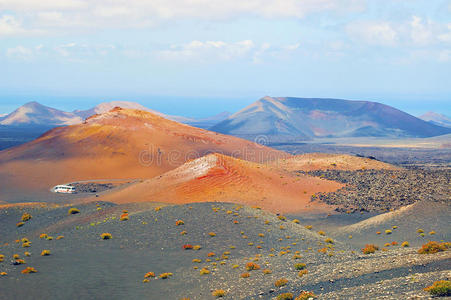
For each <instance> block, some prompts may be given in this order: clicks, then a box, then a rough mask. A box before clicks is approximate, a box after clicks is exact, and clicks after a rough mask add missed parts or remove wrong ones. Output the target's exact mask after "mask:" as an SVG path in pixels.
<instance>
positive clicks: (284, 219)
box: [277, 215, 287, 221]
mask: <svg viewBox="0 0 451 300" xmlns="http://www.w3.org/2000/svg"><path fill="white" fill-rule="evenodd" d="M277 218H278V219H279V220H281V221H286V220H287V218H286V217H285V216H282V215H280V216H277Z"/></svg>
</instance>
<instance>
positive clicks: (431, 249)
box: [418, 241, 450, 254]
mask: <svg viewBox="0 0 451 300" xmlns="http://www.w3.org/2000/svg"><path fill="white" fill-rule="evenodd" d="M449 246H450V245H449V243H438V242H434V241H431V242H428V243H426V244H424V245H423V246H421V249H420V250H418V253H420V254H433V253H437V252H442V251H446V250H447V249H448V248H449Z"/></svg>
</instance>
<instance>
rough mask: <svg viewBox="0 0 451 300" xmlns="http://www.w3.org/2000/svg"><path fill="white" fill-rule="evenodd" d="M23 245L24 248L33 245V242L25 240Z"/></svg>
mask: <svg viewBox="0 0 451 300" xmlns="http://www.w3.org/2000/svg"><path fill="white" fill-rule="evenodd" d="M22 247H23V248H28V247H31V242H24V243H23V244H22Z"/></svg>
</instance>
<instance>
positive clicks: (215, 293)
mask: <svg viewBox="0 0 451 300" xmlns="http://www.w3.org/2000/svg"><path fill="white" fill-rule="evenodd" d="M211 294H212V295H213V297H216V298H221V297H224V296H225V295H226V291H224V290H214V291H213V292H212V293H211Z"/></svg>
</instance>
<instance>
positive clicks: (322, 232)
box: [318, 230, 326, 236]
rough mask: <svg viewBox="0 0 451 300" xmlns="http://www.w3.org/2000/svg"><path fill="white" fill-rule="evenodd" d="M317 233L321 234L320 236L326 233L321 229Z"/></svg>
mask: <svg viewBox="0 0 451 300" xmlns="http://www.w3.org/2000/svg"><path fill="white" fill-rule="evenodd" d="M318 234H319V235H322V236H324V235H326V233H325V232H324V231H322V230H320V231H318Z"/></svg>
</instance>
